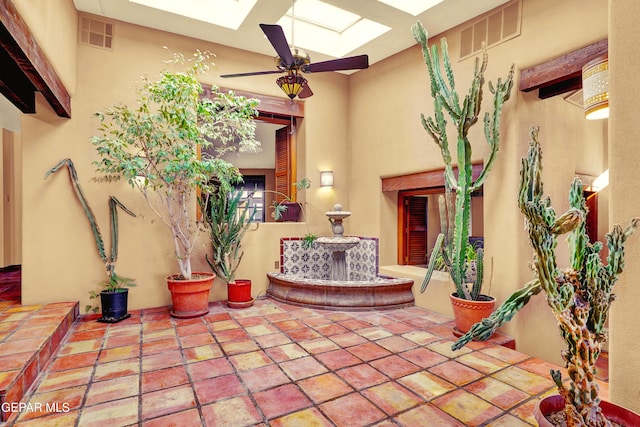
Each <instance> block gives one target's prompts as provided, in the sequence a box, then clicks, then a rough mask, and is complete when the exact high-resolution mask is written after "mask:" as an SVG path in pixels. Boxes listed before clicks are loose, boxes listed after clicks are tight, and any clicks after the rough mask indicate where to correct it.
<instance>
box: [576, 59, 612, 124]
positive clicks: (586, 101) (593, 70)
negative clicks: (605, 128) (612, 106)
mask: <svg viewBox="0 0 640 427" xmlns="http://www.w3.org/2000/svg"><path fill="white" fill-rule="evenodd" d="M582 100H583V105H584V117H585V118H586V119H587V120H598V119H606V118H607V117H609V54H605V55H602V56H599V57H597V58H596V59H594V60H592V61H589V62H587V63H586V64H585V65H584V67H582Z"/></svg>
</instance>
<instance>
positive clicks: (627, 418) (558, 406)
mask: <svg viewBox="0 0 640 427" xmlns="http://www.w3.org/2000/svg"><path fill="white" fill-rule="evenodd" d="M600 408H601V409H602V413H603V414H604V416H605V417H606V418H607V419H608V420H609V421H612V422H615V423H618V424H620V425H621V426H625V427H635V426H640V414H637V413H635V412H633V411H630V410H628V409H625V408H623V407H621V406H618V405H616V404H614V403H611V402H606V401H604V400H602V401H601V402H600ZM563 409H564V398H563V397H562V396H560V395H557V394H554V395H553V396H549V397H546V398H544V399H542V400H540V401H539V402H538V404H537V405H536V407H535V409H534V410H533V415H534V416H535V418H536V421H537V422H538V425H539V426H540V427H555V425H554V424H552V423H551V422H549V420H547V418H546V415H548V414H551V413H553V412H558V411H562V410H563Z"/></svg>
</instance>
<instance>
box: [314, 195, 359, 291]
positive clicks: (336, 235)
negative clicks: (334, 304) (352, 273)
mask: <svg viewBox="0 0 640 427" xmlns="http://www.w3.org/2000/svg"><path fill="white" fill-rule="evenodd" d="M326 215H327V216H328V217H329V219H330V220H331V225H332V228H333V237H319V238H318V239H317V240H316V243H317V244H319V245H321V246H323V247H325V248H327V249H328V250H330V251H332V253H331V280H348V273H347V257H346V251H347V250H349V249H351V248H352V247H354V246H356V245H357V244H359V243H360V239H359V238H358V237H344V226H343V225H342V220H344V219H345V218H348V217H349V216H351V212H346V211H343V210H342V205H340V204H336V205H335V206H334V207H333V210H332V211H329V212H327V213H326Z"/></svg>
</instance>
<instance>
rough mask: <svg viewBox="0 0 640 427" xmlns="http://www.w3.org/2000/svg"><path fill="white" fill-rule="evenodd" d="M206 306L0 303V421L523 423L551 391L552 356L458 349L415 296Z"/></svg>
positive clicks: (478, 346)
mask: <svg viewBox="0 0 640 427" xmlns="http://www.w3.org/2000/svg"><path fill="white" fill-rule="evenodd" d="M0 299H1V298H0ZM210 308H211V311H210V313H209V314H208V315H207V316H204V317H201V318H197V319H185V320H182V319H174V318H171V317H170V316H169V308H168V307H162V308H156V309H147V310H142V311H132V312H131V314H132V317H131V318H129V319H127V320H125V321H122V322H120V323H116V324H104V323H98V322H96V321H95V320H94V319H95V318H96V317H97V316H94V317H87V316H80V317H79V318H78V319H77V320H76V321H75V322H74V323H72V320H73V316H77V304H73V303H58V304H50V305H46V306H44V307H43V306H21V305H19V299H18V300H16V299H15V298H13V300H9V301H0V386H5V387H0V398H2V399H0V400H2V401H11V396H13V400H16V401H19V402H20V404H21V405H22V408H14V409H13V410H12V409H11V408H7V409H8V411H5V412H8V414H7V415H8V416H9V419H8V421H7V423H5V425H7V426H14V425H15V426H47V427H49V426H81V427H85V426H93V425H95V426H104V425H109V426H110V427H116V426H133V425H143V426H204V425H206V426H214V425H215V426H231V427H239V426H254V425H259V426H267V425H269V426H304V427H307V426H349V427H352V426H398V425H399V426H411V427H413V426H494V427H495V426H510V427H518V426H529V425H535V422H534V420H533V417H532V413H533V406H534V404H535V402H536V400H537V399H538V397H539V396H541V395H544V394H547V393H549V392H550V391H551V392H553V391H554V387H553V384H552V382H551V380H549V379H548V378H549V377H548V370H549V368H551V367H552V366H551V365H549V364H548V363H546V362H544V361H542V360H539V359H536V358H531V357H529V356H527V355H525V354H522V353H519V352H516V351H514V350H512V349H510V348H508V347H509V346H511V347H512V346H513V341H511V340H510V339H509V338H508V337H505V336H503V335H499V334H498V335H496V336H494V338H492V340H490V341H489V342H487V343H480V342H474V343H471V344H470V345H469V346H467V348H465V349H463V350H461V351H458V352H451V350H450V346H451V343H452V342H453V340H454V337H453V335H451V333H450V330H451V319H449V318H446V317H443V316H440V315H438V314H435V313H432V312H429V311H427V310H424V309H421V308H417V307H412V308H405V309H401V310H391V311H378V312H341V311H322V310H312V309H307V308H301V307H294V306H290V305H286V304H281V303H277V302H274V301H272V300H269V299H259V300H258V301H256V303H255V305H254V306H253V307H250V308H247V309H241V310H234V309H230V308H227V307H226V305H225V304H224V303H222V302H219V303H212V304H211V307H210ZM65 328H68V329H69V332H68V333H67V334H66V336H65V335H64V332H65ZM48 334H50V335H48ZM56 341H57V342H59V347H58V348H57V349H56V348H55V347H56V346H55V344H56ZM16 343H17V344H16ZM501 344H504V345H501ZM38 346H40V347H38ZM49 356H51V357H50V358H49ZM21 366H22V367H23V368H24V371H23V372H21V373H19V369H20V368H21ZM603 367H604V369H603V371H604V373H603V376H604V377H606V364H605V365H604V366H603ZM16 378H19V379H20V381H18V380H16ZM18 383H19V384H18ZM31 383H32V385H31V386H30V384H31ZM8 386H11V387H13V388H12V389H9V388H7V387H8ZM601 387H602V391H603V395H604V397H605V398H606V395H607V394H608V386H607V384H606V383H602V385H601ZM5 389H6V390H8V391H7V395H6V396H5V395H4V394H2V393H3V390H5ZM18 392H20V393H21V394H22V393H25V395H24V396H23V397H21V398H18V399H16V398H15V396H16V395H17V394H16V393H18ZM21 394H20V395H21Z"/></svg>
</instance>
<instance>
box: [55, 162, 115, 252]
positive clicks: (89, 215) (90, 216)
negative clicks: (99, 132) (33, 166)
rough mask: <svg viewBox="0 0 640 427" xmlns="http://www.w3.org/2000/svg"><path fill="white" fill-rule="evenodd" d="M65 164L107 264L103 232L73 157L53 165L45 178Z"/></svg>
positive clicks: (99, 250)
mask: <svg viewBox="0 0 640 427" xmlns="http://www.w3.org/2000/svg"><path fill="white" fill-rule="evenodd" d="M63 166H66V167H67V170H68V172H69V178H70V179H71V184H72V185H73V190H74V191H75V193H76V196H77V197H78V200H79V201H80V204H81V205H82V209H83V210H84V213H85V215H86V216H87V219H88V220H89V225H90V226H91V232H92V233H93V238H94V239H95V241H96V246H97V248H98V255H100V259H102V261H103V262H104V263H105V264H107V263H108V262H109V258H108V257H107V254H106V252H105V249H104V242H103V240H102V234H101V233H100V228H99V227H98V223H97V222H96V217H95V215H94V214H93V211H92V210H91V207H90V206H89V203H88V202H87V198H86V197H85V195H84V192H83V191H82V188H81V187H80V183H79V181H78V174H77V172H76V168H75V166H74V165H73V161H71V159H69V158H66V159H62V160H61V161H60V162H58V164H56V165H55V166H54V167H52V168H51V169H49V170H48V171H47V173H46V174H45V175H44V178H45V179H47V178H48V177H49V175H51V174H53V173H56V172H58V171H59V170H60V169H61V168H62V167H63Z"/></svg>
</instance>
